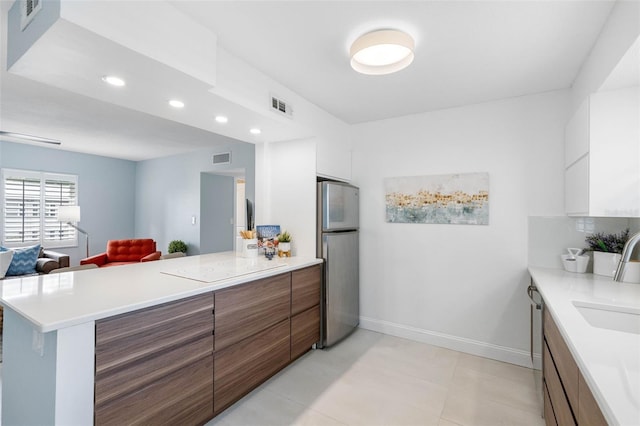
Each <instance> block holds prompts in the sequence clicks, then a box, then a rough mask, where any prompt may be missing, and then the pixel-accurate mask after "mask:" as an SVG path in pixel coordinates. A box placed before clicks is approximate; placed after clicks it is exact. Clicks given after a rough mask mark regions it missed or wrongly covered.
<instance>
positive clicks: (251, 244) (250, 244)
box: [241, 238, 258, 257]
mask: <svg viewBox="0 0 640 426" xmlns="http://www.w3.org/2000/svg"><path fill="white" fill-rule="evenodd" d="M241 253H242V257H258V239H257V238H252V239H246V240H242V251H241Z"/></svg>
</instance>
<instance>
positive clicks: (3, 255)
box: [0, 247, 13, 279]
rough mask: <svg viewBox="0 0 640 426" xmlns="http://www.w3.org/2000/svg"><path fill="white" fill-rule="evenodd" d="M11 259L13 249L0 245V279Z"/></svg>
mask: <svg viewBox="0 0 640 426" xmlns="http://www.w3.org/2000/svg"><path fill="white" fill-rule="evenodd" d="M11 259H13V250H7V249H5V248H4V247H0V279H2V278H4V276H5V275H6V273H7V269H9V265H11Z"/></svg>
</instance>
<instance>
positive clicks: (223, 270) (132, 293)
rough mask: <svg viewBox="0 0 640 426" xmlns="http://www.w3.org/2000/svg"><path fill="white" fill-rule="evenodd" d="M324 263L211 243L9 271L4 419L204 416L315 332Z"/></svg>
mask: <svg viewBox="0 0 640 426" xmlns="http://www.w3.org/2000/svg"><path fill="white" fill-rule="evenodd" d="M320 263H321V260H319V259H314V258H297V257H292V258H284V259H273V260H271V261H269V260H266V259H264V258H263V257H259V258H256V259H245V258H240V257H236V255H235V253H218V254H208V255H201V256H191V257H184V258H179V259H171V260H163V261H157V262H147V263H142V264H136V265H128V266H121V267H113V268H101V269H93V270H85V271H79V272H69V273H63V274H57V275H43V276H39V277H28V278H23V279H16V280H11V281H8V282H6V283H4V284H3V288H2V293H0V303H2V305H3V306H4V307H5V322H4V347H3V349H4V353H3V380H2V382H3V383H2V384H3V392H2V424H7V425H9V424H56V425H58V424H60V425H62V424H93V423H95V424H116V423H117V424H122V422H123V420H124V419H126V421H127V423H150V422H151V423H159V422H160V423H165V422H169V423H174V424H178V423H180V424H202V423H204V422H206V421H207V420H208V419H210V418H212V417H213V416H214V415H215V414H217V413H219V412H220V411H222V410H224V409H225V408H226V407H228V406H229V405H231V404H232V403H233V402H235V401H236V400H238V399H239V398H241V397H242V396H243V395H244V394H246V393H247V392H249V391H250V390H251V389H253V388H254V387H255V386H257V385H258V384H260V383H261V382H262V381H264V380H266V379H267V378H268V377H270V376H271V375H273V374H275V373H276V372H277V371H279V370H280V369H282V368H283V367H285V366H286V365H287V364H289V363H290V362H291V361H292V360H294V359H295V358H297V357H298V356H300V355H301V354H303V353H304V352H306V351H307V350H309V349H310V348H311V347H312V345H313V344H314V343H315V342H316V341H318V338H319V317H320V305H319V302H320V279H321V267H320ZM214 366H215V368H214ZM140 407H144V409H143V410H141V409H140Z"/></svg>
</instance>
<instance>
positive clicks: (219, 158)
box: [213, 152, 231, 165]
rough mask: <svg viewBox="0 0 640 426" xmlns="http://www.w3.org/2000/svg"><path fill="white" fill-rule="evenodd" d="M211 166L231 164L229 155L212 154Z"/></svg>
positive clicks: (224, 153)
mask: <svg viewBox="0 0 640 426" xmlns="http://www.w3.org/2000/svg"><path fill="white" fill-rule="evenodd" d="M213 164H215V165H220V164H231V153H230V152H221V153H220V154H213Z"/></svg>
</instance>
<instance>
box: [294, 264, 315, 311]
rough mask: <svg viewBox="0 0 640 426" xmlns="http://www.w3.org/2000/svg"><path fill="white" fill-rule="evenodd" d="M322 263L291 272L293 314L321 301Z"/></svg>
mask: <svg viewBox="0 0 640 426" xmlns="http://www.w3.org/2000/svg"><path fill="white" fill-rule="evenodd" d="M320 266H321V265H315V266H311V267H309V268H305V269H299V270H297V271H293V272H292V273H291V315H295V314H297V313H299V312H302V311H304V310H306V309H309V308H311V307H312V306H315V305H317V304H319V303H320V278H321V275H320V273H321V269H320Z"/></svg>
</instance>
